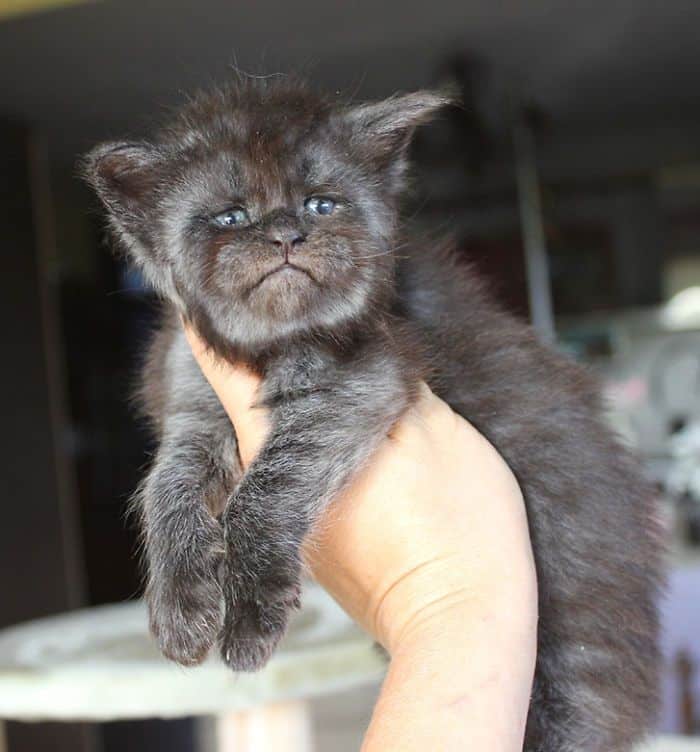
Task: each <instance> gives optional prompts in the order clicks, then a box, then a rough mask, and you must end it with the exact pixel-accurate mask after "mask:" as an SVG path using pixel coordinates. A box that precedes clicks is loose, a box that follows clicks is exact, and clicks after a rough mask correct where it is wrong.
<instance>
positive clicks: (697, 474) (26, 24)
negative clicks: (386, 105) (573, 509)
mask: <svg viewBox="0 0 700 752" xmlns="http://www.w3.org/2000/svg"><path fill="white" fill-rule="evenodd" d="M232 66H234V67H237V68H238V69H240V70H243V71H247V72H253V73H273V72H278V71H281V72H289V71H299V70H301V71H302V72H305V73H306V74H307V76H308V77H309V78H310V79H311V81H312V82H313V83H314V84H315V85H317V86H319V87H321V88H324V89H327V90H329V91H331V92H338V93H339V95H340V96H350V95H353V96H356V97H358V98H374V97H381V96H386V95H389V94H391V93H392V92H394V91H396V90H407V89H413V88H416V87H421V86H429V85H435V84H439V83H442V82H445V81H448V80H449V81H452V82H453V83H455V84H456V85H457V86H458V87H459V89H460V91H461V92H462V97H463V101H464V107H463V108H461V109H457V108H455V109H452V110H449V111H447V112H445V113H444V115H443V117H442V118H441V119H440V120H439V121H438V122H437V123H435V124H434V125H432V126H430V127H429V128H426V129H425V130H424V131H422V132H421V133H420V134H419V137H418V138H417V140H416V143H415V147H414V157H415V163H416V185H415V190H414V192H413V194H412V196H411V197H410V200H409V202H408V206H407V212H408V213H409V214H410V216H411V217H412V218H413V221H414V222H415V223H416V225H417V226H418V227H420V228H424V229H426V230H427V231H429V232H430V233H434V234H438V235H439V234H440V233H450V234H452V235H453V236H454V237H455V239H456V241H457V244H458V246H459V249H460V253H462V254H463V256H464V258H465V260H466V259H469V260H471V261H472V262H474V263H475V264H476V265H477V266H478V267H479V268H481V270H482V271H483V274H484V275H486V276H487V277H489V279H490V280H491V284H492V287H493V289H494V291H495V292H496V294H497V295H498V296H499V298H500V299H501V301H502V303H503V305H505V306H506V307H508V308H509V309H510V310H512V311H513V312H515V313H516V314H517V315H520V316H523V317H530V318H531V319H532V320H533V321H534V323H535V324H536V326H537V327H538V329H539V331H540V333H541V335H542V336H543V337H544V338H548V339H552V340H553V341H555V342H556V345H557V346H558V347H560V348H562V349H564V350H566V351H568V352H569V353H571V355H572V357H576V358H579V359H581V360H583V361H585V362H588V363H591V364H593V366H594V367H595V368H597V369H599V371H600V372H601V374H602V375H603V377H604V379H605V383H606V388H607V391H608V395H609V398H610V405H611V414H610V419H611V420H612V421H613V422H614V424H615V425H616V427H617V428H618V429H619V430H620V431H621V432H622V433H623V434H624V436H625V437H626V439H627V440H628V441H629V442H630V443H632V444H633V445H635V446H637V447H638V449H639V450H640V451H641V452H642V454H643V457H644V459H645V463H646V465H647V468H648V471H649V473H651V474H652V476H653V478H654V480H655V481H656V483H657V484H658V487H659V490H660V492H661V493H662V495H663V498H664V515H665V517H666V521H667V524H668V527H669V529H670V530H671V531H672V532H673V540H674V546H673V563H672V579H671V587H670V591H669V595H668V597H667V599H666V601H665V603H664V620H665V626H666V631H665V637H664V649H665V653H666V658H667V664H666V669H665V683H664V708H663V713H662V718H661V719H660V728H661V729H662V730H664V731H673V732H675V733H679V734H686V735H692V734H700V96H699V92H700V3H698V2H697V0H666V2H659V1H658V0H605V2H603V0H585V1H584V0H568V1H567V2H563V1H562V0H530V1H529V2H527V3H524V2H521V1H520V0H503V1H502V2H500V3H493V2H487V1H486V0H466V1H465V0H432V2H429V3H426V2H416V1H415V0H403V1H402V2H397V1H395V0H385V2H376V0H375V1H374V2H370V0H353V1H348V2H343V3H340V2H335V3H334V2H332V1H331V2H329V0H324V1H322V0H297V2H284V1H283V0H257V1H256V2H252V1H251V2H248V1H246V0H240V1H239V2H236V3H233V2H224V0H198V2H189V3H188V2H184V1H183V0H170V1H169V2H165V1H164V0H139V2H136V1H135V0H122V1H121V2H89V3H79V2H67V1H66V0H63V1H61V0H53V1H52V2H47V1H44V2H37V1H33V0H10V1H9V2H8V1H7V0H4V1H1V0H0V243H1V246H2V250H1V255H0V259H1V260H2V267H1V268H2V274H0V291H1V292H0V311H2V315H0V327H1V329H2V340H1V341H2V352H3V358H2V362H3V368H2V370H1V371H0V384H1V386H2V388H1V389H0V405H1V408H0V414H1V415H2V417H3V420H2V428H3V430H2V434H1V437H0V442H1V446H2V451H1V452H0V457H1V458H2V459H1V460H0V462H1V463H2V475H1V476H0V477H1V478H2V481H3V500H2V503H3V505H2V517H3V520H2V525H0V592H2V593H3V597H2V600H0V626H6V625H11V624H16V623H18V622H21V621H24V620H27V619H32V618H36V617H41V616H45V615H49V614H54V613H59V612H63V611H67V610H71V609H75V608H79V607H86V606H95V605H98V604H103V603H110V602H115V601H122V600H125V599H132V598H136V597H138V595H139V593H140V577H139V572H138V566H137V559H136V555H135V547H136V535H135V531H134V529H133V527H132V526H131V525H130V524H128V523H127V522H126V521H125V517H124V510H125V501H126V499H127V498H128V496H129V494H130V493H131V492H132V491H133V489H134V486H135V484H136V482H137V480H138V478H139V476H140V472H141V469H142V468H143V466H144V464H145V463H146V462H147V460H148V452H149V450H150V448H151V447H150V444H149V438H148V435H147V433H146V432H145V431H144V430H143V428H142V427H140V426H139V424H138V423H137V422H136V421H135V419H134V416H133V414H132V412H131V410H130V407H129V404H128V399H129V390H130V384H131V381H132V376H133V371H134V366H135V364H136V362H137V359H138V355H139V353H140V352H142V349H143V343H144V337H145V336H146V334H147V332H148V329H149V325H150V322H151V321H152V320H153V316H154V312H155V310H156V306H155V301H154V300H153V299H152V297H151V296H150V294H149V293H148V291H147V290H145V289H144V288H143V286H142V284H141V281H140V280H139V279H138V277H136V276H134V275H133V274H132V273H131V272H130V271H129V269H127V268H126V267H125V266H124V264H123V263H122V261H120V260H118V259H116V258H115V257H114V256H113V255H111V254H110V252H109V247H108V244H107V242H106V238H105V235H104V225H103V222H102V220H101V217H100V213H99V211H98V207H97V205H96V203H95V201H94V200H93V198H92V197H91V196H90V194H89V193H88V191H87V189H86V188H85V186H84V185H82V184H81V183H80V181H79V180H78V179H77V178H76V161H77V159H78V157H79V155H80V154H81V153H83V152H85V151H86V150H87V149H89V148H90V147H91V146H92V145H93V144H95V143H96V142H97V141H99V140H102V139H107V138H122V137H125V136H126V137H129V136H134V137H139V136H142V135H145V134H147V133H148V130H149V128H150V127H151V125H152V123H154V122H156V121H158V119H159V118H160V117H162V116H163V115H164V113H165V112H166V111H167V108H168V107H170V106H172V105H174V104H176V103H177V102H178V101H179V100H180V99H181V98H182V94H183V92H187V91H191V90H192V89H193V88H197V87H201V86H207V85H208V84H210V83H212V82H216V81H223V80H226V78H227V76H229V75H230V70H231V67H232ZM375 692H376V687H375V686H371V687H366V688H362V689H359V690H356V691H353V692H352V693H350V694H347V693H346V694H345V695H342V696H339V697H336V698H335V699H334V698H329V699H328V700H324V701H323V702H321V703H317V704H316V705H315V706H314V724H315V729H316V732H317V735H318V739H319V741H318V742H317V746H318V748H319V749H322V750H325V749H329V750H339V751H340V750H345V749H348V750H350V749H357V748H358V745H359V739H360V738H361V734H362V729H363V727H364V725H365V724H366V722H367V719H368V715H369V712H370V710H371V706H372V700H373V697H374V694H375ZM195 735H196V732H195V724H194V723H192V722H191V721H190V720H188V719H183V720H180V721H170V722H164V721H142V722H133V721H132V722H126V721H124V722H115V723H109V724H55V725H53V724H31V725H29V724H15V723H10V724H8V726H7V738H8V749H9V750H10V752H20V751H22V752H24V751H25V750H26V751H31V752H35V751H36V750H43V749H47V750H48V749H51V750H57V751H62V750H80V752H98V751H100V752H101V751H102V750H104V751H105V752H111V751H112V750H122V749H129V750H130V751H133V752H139V750H146V749H161V748H162V749H168V750H175V751H177V750H191V749H194V748H195V741H194V739H195Z"/></svg>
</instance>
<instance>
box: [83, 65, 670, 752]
mask: <svg viewBox="0 0 700 752" xmlns="http://www.w3.org/2000/svg"><path fill="white" fill-rule="evenodd" d="M446 101H447V99H446V97H444V96H443V95H441V94H439V93H433V92H417V93H414V94H408V95H405V96H396V97H393V98H391V99H389V100H387V101H384V102H379V103H375V104H363V105H359V106H339V105H338V104H337V103H334V102H332V101H329V100H327V99H324V98H321V97H319V96H317V95H315V94H312V93H311V92H310V91H309V90H307V89H306V88H305V87H304V86H302V85H300V84H298V83H294V82H292V81H290V80H282V81H279V80H278V81H276V82H274V83H270V82H269V81H268V82H259V81H255V82H248V81H244V82H237V83H235V84H234V85H232V86H230V87H229V88H225V89H222V90H220V91H216V92H214V93H211V94H205V95H200V96H198V97H196V98H195V99H194V100H192V101H191V102H190V103H189V104H188V105H187V106H186V107H185V108H184V109H183V110H182V111H181V112H180V114H179V115H178V116H177V117H176V118H175V120H174V122H172V123H171V125H170V126H169V128H167V129H166V130H164V131H163V132H161V133H159V134H158V135H157V136H156V138H155V139H154V140H153V141H151V142H139V143H111V144H105V145H103V146H100V147H98V148H97V149H95V150H94V151H93V152H92V153H91V154H90V155H89V157H88V158H87V161H86V172H87V175H88V178H89V180H90V182H91V183H92V185H93V186H94V187H95V189H96V190H97V192H98V193H99V195H100V197H101V199H102V201H103V202H104V204H105V206H106V208H107V210H108V214H109V220H110V223H111V226H112V229H113V230H114V232H115V234H116V236H117V238H118V239H119V240H120V241H121V243H122V244H123V246H125V248H126V250H127V251H128V253H129V255H130V256H131V258H132V259H133V261H135V262H136V263H137V264H138V265H139V267H140V268H141V269H142V271H143V273H144V274H145V276H146V278H147V279H148V280H149V282H150V283H151V284H152V285H153V286H154V287H155V289H156V290H157V291H158V292H159V293H160V294H161V295H162V297H163V298H164V299H165V300H166V301H167V302H168V306H167V312H166V315H165V318H164V321H163V325H162V327H161V329H160V331H159V332H158V335H157V336H156V338H155V341H154V343H153V346H152V348H151V352H150V358H149V361H148V364H147V367H146V369H145V372H144V385H143V400H144V404H145V406H146V410H147V412H148V415H149V416H150V417H151V418H152V420H153V423H154V425H155V427H156V430H157V432H158V437H159V440H160V448H159V450H158V454H157V456H156V459H155V461H154V463H153V465H152V467H151V469H150V472H149V473H148V476H147V478H146V479H145V481H144V482H143V485H142V487H141V489H140V492H139V495H138V500H139V504H140V508H141V512H142V516H143V525H144V533H145V544H146V556H147V560H148V570H149V579H148V586H147V591H146V598H147V600H148V604H149V608H150V618H151V627H152V629H153V632H154V633H155V635H156V636H157V638H158V641H159V644H160V647H161V649H162V651H163V652H164V653H165V655H167V656H168V657H169V658H172V659H173V660H175V661H178V662H179V663H183V664H193V663H197V662H198V661H201V660H202V658H203V657H204V656H205V655H206V653H207V652H208V650H209V649H210V647H211V646H212V644H213V643H214V642H215V641H216V640H217V639H218V641H219V642H220V645H221V652H222V655H223V657H224V660H225V661H226V662H227V663H228V664H229V665H230V666H231V667H232V668H234V669H237V670H254V669H257V668H259V667H260V666H262V665H263V664H264V663H265V661H267V659H268V658H269V656H270V653H271V652H272V650H273V648H274V647H275V645H276V644H277V642H278V640H279V639H280V637H281V636H282V634H283V632H284V630H285V626H286V624H287V619H288V617H289V613H290V611H291V610H292V609H294V608H296V607H298V605H299V579H300V554H299V549H300V544H301V542H302V540H303V539H304V536H305V535H306V534H307V532H308V531H309V528H310V526H312V525H313V523H314V520H315V518H316V517H317V515H318V513H319V511H320V510H321V509H322V508H323V507H324V506H325V505H327V504H328V503H330V502H331V501H332V499H333V498H334V496H335V495H336V494H337V493H338V491H339V490H340V489H341V488H342V487H343V486H344V485H345V484H346V483H348V481H349V480H350V479H351V478H352V477H353V475H354V474H355V473H357V471H358V469H359V468H360V467H361V466H362V465H363V463H365V462H366V461H367V459H368V458H369V457H370V456H371V454H372V453H373V452H374V451H375V449H376V448H377V447H378V446H379V444H381V442H382V441H384V439H385V437H386V435H387V433H388V432H389V431H390V430H391V428H392V426H393V425H394V424H395V423H396V422H397V420H399V418H400V417H401V415H402V414H403V413H404V411H405V410H406V409H407V407H408V406H409V405H410V404H411V402H412V400H414V399H415V395H416V389H417V385H418V383H419V380H420V379H426V380H427V381H428V383H429V384H430V386H431V387H432V388H433V390H434V391H435V392H437V394H439V395H440V396H441V397H442V398H443V399H445V400H446V401H447V402H448V403H449V404H450V405H451V406H452V407H453V408H454V409H455V410H456V411H458V412H459V413H460V414H462V415H463V416H464V417H466V418H468V419H469V420H470V421H471V422H472V423H473V424H474V425H475V426H477V428H478V429H479V430H480V431H482V432H483V433H484V434H485V435H486V436H487V437H488V438H489V439H490V440H491V442H493V444H494V445H495V446H496V447H497V448H498V450H499V451H500V452H501V454H502V455H503V457H504V458H505V459H506V461H507V462H508V463H509V465H510V467H511V468H512V469H513V471H514V473H515V475H516V476H517V478H518V480H519V482H520V485H521V488H522V490H523V493H524V496H525V500H526V503H527V508H528V514H529V520H530V528H531V534H532V539H533V545H534V550H535V557H536V561H537V569H538V577H539V592H540V624H539V656H538V663H537V671H536V677H535V685H534V689H533V698H532V710H531V713H530V717H529V721H528V728H527V739H526V749H527V750H531V752H535V751H537V752H574V750H575V751H576V752H581V751H582V750H586V751H590V752H593V751H594V750H597V751H599V752H614V751H616V750H628V749H630V745H632V743H633V742H634V741H635V740H637V739H638V738H639V737H640V736H641V735H642V734H643V733H644V729H645V728H646V727H647V726H648V724H649V722H650V719H651V717H652V716H653V709H654V696H655V684H656V674H657V646H656V636H657V614H656V608H655V600H656V596H657V592H658V588H659V581H660V577H659V571H660V560H661V555H660V536H659V533H658V530H657V526H656V524H655V521H654V506H653V495H652V492H651V490H650V488H649V487H648V486H647V485H646V484H645V483H644V482H643V480H642V479H641V472H640V468H639V466H638V465H637V463H636V462H635V461H633V460H632V459H631V458H630V456H629V455H628V454H627V453H626V452H625V451H624V450H623V449H622V448H621V447H620V446H619V445H618V444H617V442H616V441H615V440H614V438H613V437H612V435H611V433H610V431H609V430H608V429H607V428H606V426H605V424H604V422H603V421H602V419H601V417H600V414H601V407H600V402H599V397H598V387H597V385H596V383H595V381H594V380H593V378H592V377H591V376H590V375H589V374H588V373H587V372H585V371H584V370H582V369H581V368H579V367H577V366H576V365H574V364H572V363H571V362H569V361H568V360H566V359H565V358H563V357H561V356H560V355H557V354H556V353H554V352H552V351H550V350H548V349H546V348H544V347H542V346H541V345H540V344H538V342H537V340H536V339H535V337H534V336H533V334H532V332H531V331H530V329H529V328H528V327H526V326H525V325H523V324H521V323H519V322H517V321H515V320H514V319H512V318H511V317H509V316H507V315H506V314H504V313H502V312H501V311H500V310H499V309H498V307H497V306H495V305H494V304H493V303H492V301H491V300H490V299H489V298H488V296H487V295H485V293H484V291H483V290H482V288H481V286H480V284H479V282H478V281H477V280H476V279H475V278H474V276H473V275H472V273H471V271H470V270H469V269H467V268H465V267H463V266H459V265H457V264H456V263H455V261H454V260H453V259H452V257H451V256H450V254H449V253H446V252H439V253H438V252H435V251H433V250H431V249H430V248H420V249H416V250H414V251H411V250H410V248H409V247H408V246H406V245H405V244H402V246H401V252H400V256H399V255H398V254H395V253H394V249H395V248H396V246H397V244H398V203H399V199H400V195H401V192H402V189H403V188H404V182H405V171H406V149H407V146H408V143H409V140H410V136H411V133H412V131H413V129H414V128H415V127H416V126H417V125H419V124H420V123H423V122H425V121H427V120H428V119H429V118H430V117H431V115H432V114H433V113H434V112H435V111H436V110H437V109H438V108H440V107H441V106H442V105H443V104H445V103H446ZM179 316H183V317H185V318H186V319H187V320H188V321H190V322H191V323H192V325H193V326H194V327H195V328H196V329H197V331H198V332H199V333H200V334H201V336H202V337H203V338H204V339H205V340H206V342H207V343H208V344H209V345H210V347H212V348H213V349H214V350H215V351H216V352H217V353H218V354H220V355H221V356H223V357H224V358H228V359H244V360H246V361H247V362H249V363H250V364H251V365H253V366H254V367H255V368H256V369H258V371H259V372H260V374H261V375H262V376H263V386H262V390H261V402H262V403H264V404H266V405H267V406H268V407H269V408H270V410H271V412H272V425H273V428H272V432H271V435H270V438H269V439H268V441H267V444H266V445H265V447H264V448H263V450H262V451H261V453H260V455H259V457H258V458H257V459H256V460H255V462H254V463H253V464H252V466H251V467H250V469H249V470H248V471H247V472H246V473H245V475H243V474H242V472H241V469H240V467H239V465H238V463H237V460H236V456H237V453H236V439H235V435H234V432H233V430H232V428H231V425H230V423H229V421H228V419H227V417H226V414H225V413H224V411H223V409H222V407H221V405H220V404H219V402H218V400H217V398H216V397H215V395H214V394H213V392H212V390H211V389H210V387H209V385H208V384H207V382H206V381H205V380H204V378H203V377H202V375H201V373H200V371H199V368H198V367H197V364H196V363H195V361H194V360H193V358H192V355H191V353H190V349H189V347H188V345H187V343H186V341H185V339H184V336H183V334H182V329H181V327H180V325H179ZM465 545H466V543H465ZM222 602H223V612H222Z"/></svg>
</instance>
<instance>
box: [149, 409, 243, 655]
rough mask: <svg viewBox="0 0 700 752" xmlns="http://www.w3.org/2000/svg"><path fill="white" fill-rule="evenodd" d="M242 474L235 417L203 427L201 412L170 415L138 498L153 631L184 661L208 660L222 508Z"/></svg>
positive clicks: (216, 618) (217, 593) (217, 614)
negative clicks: (237, 449) (216, 424)
mask: <svg viewBox="0 0 700 752" xmlns="http://www.w3.org/2000/svg"><path fill="white" fill-rule="evenodd" d="M239 477H240V469H239V468H238V466H237V455H236V445H235V439H234V434H233V431H232V429H231V427H230V424H227V423H224V422H222V424H221V425H220V426H214V425H209V426H207V427H206V428H205V427H204V426H202V425H201V420H198V419H197V417H196V416H195V415H192V414H189V415H186V414H185V415H183V414H178V415H174V416H170V417H168V419H167V423H166V426H165V431H164V434H163V438H162V440H161V444H160V447H159V449H158V454H157V457H156V460H155V462H154V464H153V466H152V467H151V470H150V472H149V473H148V476H147V477H146V479H145V481H144V483H143V484H142V486H141V488H140V490H139V492H138V494H137V497H136V502H137V504H138V506H139V510H140V514H141V517H142V523H143V536H144V549H145V558H146V563H147V568H148V582H147V586H146V601H147V604H148V611H149V621H150V627H151V631H152V632H153V634H154V635H155V637H156V639H157V641H158V645H159V647H160V649H161V651H162V653H163V654H164V655H165V656H166V657H167V658H169V659H171V660H173V661H176V662H177V663H181V664H183V665H194V664H196V663H199V662H200V661H202V660H203V659H204V657H205V656H206V654H207V652H208V651H209V649H210V648H211V646H212V644H213V643H214V641H215V640H216V636H217V634H218V632H219V629H220V626H221V620H222V614H221V587H220V585H219V580H218V570H219V567H220V564H221V561H222V557H223V553H224V543H223V528H222V526H221V523H220V522H219V521H218V519H217V518H216V515H217V514H219V513H220V511H221V509H222V507H223V504H224V502H225V500H226V499H227V498H228V496H229V495H230V493H231V491H232V490H233V488H234V486H235V484H236V482H237V480H238V478H239Z"/></svg>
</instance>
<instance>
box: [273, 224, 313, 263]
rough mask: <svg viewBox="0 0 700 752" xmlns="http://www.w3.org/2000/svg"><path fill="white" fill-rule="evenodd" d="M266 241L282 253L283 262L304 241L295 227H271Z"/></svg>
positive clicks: (304, 236)
mask: <svg viewBox="0 0 700 752" xmlns="http://www.w3.org/2000/svg"><path fill="white" fill-rule="evenodd" d="M267 239H268V240H269V241H270V242H271V243H272V245H274V246H276V247H277V248H279V249H280V250H281V251H282V252H283V253H284V260H285V262H286V261H288V259H289V256H290V255H291V254H292V253H293V252H294V251H295V250H296V249H297V247H298V246H299V245H301V244H302V243H303V242H304V241H305V240H306V235H304V234H303V233H302V232H301V231H300V230H298V229H297V228H296V227H273V228H271V229H270V230H268V232H267Z"/></svg>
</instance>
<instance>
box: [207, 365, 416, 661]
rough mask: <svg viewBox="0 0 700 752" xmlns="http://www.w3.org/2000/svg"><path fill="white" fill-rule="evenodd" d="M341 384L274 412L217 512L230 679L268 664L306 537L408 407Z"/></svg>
mask: <svg viewBox="0 0 700 752" xmlns="http://www.w3.org/2000/svg"><path fill="white" fill-rule="evenodd" d="M385 375H386V374H384V373H383V374H381V376H379V378H383V377H384V376H385ZM348 381H349V382H350V383H349V384H344V385H343V386H342V387H339V386H336V387H335V388H332V389H328V388H325V389H323V390H320V391H317V392H313V393H310V394H307V395H305V396H303V397H298V398H296V399H293V400H290V401H289V402H288V403H286V404H283V405H281V406H279V407H277V408H276V409H275V411H274V413H273V418H274V420H273V430H272V434H271V436H270V438H269V440H268V442H267V444H266V445H265V447H264V448H263V450H262V451H261V453H260V455H259V456H258V458H257V459H256V460H255V461H254V463H253V464H252V465H251V467H250V469H249V470H248V472H247V473H246V475H245V477H244V478H243V480H242V481H241V483H240V485H239V487H238V489H237V490H236V492H235V494H234V496H233V497H232V498H231V500H230V502H229V505H228V506H227V508H226V511H225V514H224V527H225V540H226V563H225V570H224V571H225V575H224V581H223V592H224V604H225V609H226V613H225V618H224V628H223V631H222V634H221V652H222V656H223V658H224V660H225V661H226V663H227V664H228V665H229V666H230V667H231V668H233V669H234V670H238V671H254V670H257V669H259V668H260V667H262V666H263V665H264V664H265V663H266V662H267V660H268V658H269V657H270V654H271V653H272V651H273V649H274V648H275V646H276V645H277V643H278V642H279V640H280V638H281V637H282V635H283V634H284V631H285V629H286V626H287V621H288V618H289V615H290V613H291V612H292V611H293V610H294V609H295V608H298V607H299V590H300V580H301V569H302V564H301V545H302V542H303V540H304V538H305V536H306V534H307V533H308V531H309V528H310V527H311V526H312V525H313V523H314V521H315V519H316V518H317V516H318V514H319V512H320V511H321V510H322V509H323V508H324V507H325V505H326V504H327V503H328V502H330V501H331V500H332V499H333V498H334V497H335V496H336V495H337V493H338V492H339V491H340V490H341V489H342V488H343V486H344V485H345V484H346V483H347V482H348V481H349V480H350V479H351V478H352V477H353V476H354V475H355V474H356V473H357V471H358V470H359V469H360V467H361V466H362V465H363V463H364V462H365V461H366V460H367V458H368V457H369V456H370V455H371V454H372V453H373V452H374V450H375V449H376V448H377V447H378V446H379V444H380V443H381V442H382V440H383V439H384V438H385V437H386V435H387V434H388V432H389V431H390V430H391V428H392V427H393V425H394V424H395V423H396V422H397V420H398V419H399V418H400V416H401V414H402V413H403V412H404V410H405V409H406V407H407V405H408V403H409V392H410V389H409V388H408V387H406V385H405V384H403V383H400V382H399V381H398V380H396V383H391V382H389V383H388V384H387V383H384V384H383V385H380V388H378V389H372V385H371V384H370V385H368V384H367V382H366V381H362V380H360V379H357V378H356V379H355V380H354V381H352V380H351V379H348ZM385 382H386V380H385ZM382 386H383V387H384V388H382Z"/></svg>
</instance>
